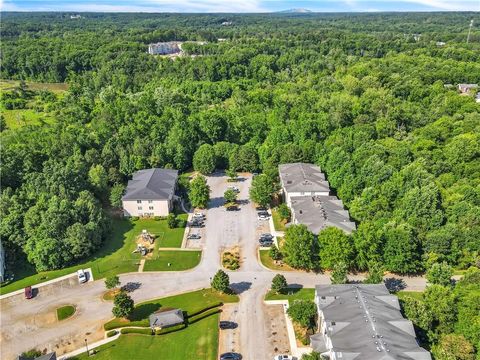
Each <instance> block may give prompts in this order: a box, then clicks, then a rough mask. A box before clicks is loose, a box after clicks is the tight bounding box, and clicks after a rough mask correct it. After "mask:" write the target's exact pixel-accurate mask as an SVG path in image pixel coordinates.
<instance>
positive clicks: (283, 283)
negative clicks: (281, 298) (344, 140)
mask: <svg viewBox="0 0 480 360" xmlns="http://www.w3.org/2000/svg"><path fill="white" fill-rule="evenodd" d="M287 286H288V284H287V279H285V276H283V275H281V274H277V275H275V276H274V277H273V279H272V291H275V292H276V293H277V294H278V293H280V292H281V291H282V290H283V289H285V288H286V287H287Z"/></svg>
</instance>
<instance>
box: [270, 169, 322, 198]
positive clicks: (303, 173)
mask: <svg viewBox="0 0 480 360" xmlns="http://www.w3.org/2000/svg"><path fill="white" fill-rule="evenodd" d="M278 171H279V175H280V181H281V182H282V186H283V187H284V188H285V190H286V191H287V192H289V193H291V192H311V191H330V185H329V184H328V181H326V180H325V174H324V173H322V171H321V170H320V168H319V167H318V166H316V165H313V164H306V163H292V164H281V165H279V166H278Z"/></svg>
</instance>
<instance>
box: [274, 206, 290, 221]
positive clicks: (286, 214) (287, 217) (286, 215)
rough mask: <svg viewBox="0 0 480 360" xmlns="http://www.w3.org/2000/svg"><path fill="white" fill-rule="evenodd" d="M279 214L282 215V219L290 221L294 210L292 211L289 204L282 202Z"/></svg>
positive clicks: (278, 209) (278, 210)
mask: <svg viewBox="0 0 480 360" xmlns="http://www.w3.org/2000/svg"><path fill="white" fill-rule="evenodd" d="M277 212H278V216H280V219H281V220H282V221H288V220H290V216H292V212H291V211H290V208H289V207H288V206H287V204H280V205H279V206H278V208H277Z"/></svg>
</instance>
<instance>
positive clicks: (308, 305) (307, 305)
mask: <svg viewBox="0 0 480 360" xmlns="http://www.w3.org/2000/svg"><path fill="white" fill-rule="evenodd" d="M287 314H288V316H290V318H291V319H292V320H293V321H294V322H296V323H298V324H300V325H301V326H303V327H304V328H308V329H312V328H314V327H315V317H316V316H317V306H316V305H315V303H314V302H313V301H311V300H295V301H294V302H293V304H292V305H290V307H289V308H288V310H287Z"/></svg>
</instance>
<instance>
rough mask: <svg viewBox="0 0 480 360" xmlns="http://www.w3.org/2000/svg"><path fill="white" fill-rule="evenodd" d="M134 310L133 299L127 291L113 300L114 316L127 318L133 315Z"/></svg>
mask: <svg viewBox="0 0 480 360" xmlns="http://www.w3.org/2000/svg"><path fill="white" fill-rule="evenodd" d="M133 308H134V303H133V299H132V298H131V297H130V296H129V295H128V294H127V293H126V292H125V291H121V292H120V293H118V294H117V295H116V296H115V297H114V298H113V309H112V313H113V316H115V317H118V318H126V317H128V316H129V315H130V314H131V313H132V311H133Z"/></svg>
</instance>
